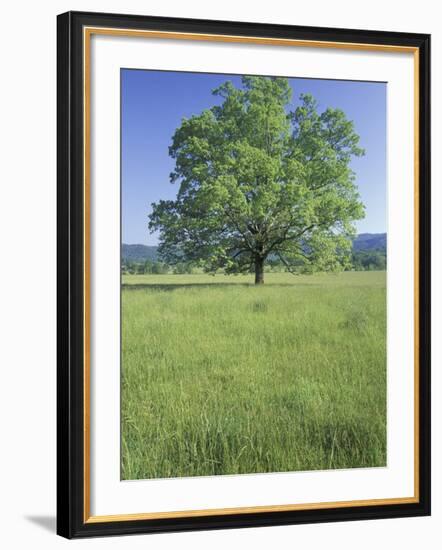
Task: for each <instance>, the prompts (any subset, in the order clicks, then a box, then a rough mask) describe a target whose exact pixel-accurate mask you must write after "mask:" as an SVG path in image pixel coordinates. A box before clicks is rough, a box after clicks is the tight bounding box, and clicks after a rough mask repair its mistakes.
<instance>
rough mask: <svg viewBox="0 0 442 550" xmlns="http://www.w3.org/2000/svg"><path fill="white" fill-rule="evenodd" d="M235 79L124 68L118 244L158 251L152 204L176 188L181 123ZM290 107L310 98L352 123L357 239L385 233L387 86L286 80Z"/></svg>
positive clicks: (237, 82)
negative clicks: (359, 204) (361, 209)
mask: <svg viewBox="0 0 442 550" xmlns="http://www.w3.org/2000/svg"><path fill="white" fill-rule="evenodd" d="M226 80H231V81H232V82H233V83H234V84H235V85H236V86H239V85H240V76H234V75H218V74H205V73H183V72H168V71H146V70H134V69H122V70H121V108H122V117H121V121H122V127H121V138H122V143H121V151H122V159H121V161H122V182H121V187H122V188H121V196H122V241H123V243H128V244H147V245H156V244H157V242H158V236H157V235H156V234H153V235H152V234H150V233H149V231H148V227H147V223H148V215H149V213H150V212H151V204H152V202H157V201H158V200H160V199H173V198H175V196H176V193H177V190H178V185H177V184H171V183H170V181H169V174H170V172H171V171H172V169H173V160H172V159H171V158H170V157H169V155H168V148H169V145H170V144H171V138H172V135H173V133H174V131H175V129H176V128H177V127H178V126H179V125H180V123H181V119H182V118H183V117H190V116H192V115H193V114H198V113H200V112H201V111H202V110H203V109H206V108H210V107H211V106H212V105H214V104H215V102H219V101H220V99H219V98H215V97H214V96H213V95H212V93H211V91H212V90H213V89H214V88H216V87H217V86H219V85H220V84H222V83H223V82H225V81H226ZM289 82H290V85H291V87H292V89H293V97H292V105H293V108H296V106H297V105H298V104H299V95H300V94H301V93H311V94H312V95H313V96H314V97H315V98H316V100H317V101H318V102H319V110H320V111H322V110H324V109H326V108H327V107H333V108H340V109H342V110H343V111H344V112H345V113H346V115H347V118H349V119H351V120H353V121H354V124H355V129H356V131H357V133H358V134H359V136H360V138H361V141H360V145H361V146H362V147H363V148H364V149H365V156H364V157H360V158H355V159H354V160H353V161H352V168H353V170H354V172H355V173H356V183H357V185H358V188H359V193H360V195H361V198H362V201H363V203H364V204H365V207H366V216H365V219H364V220H361V221H359V222H357V223H356V227H357V231H358V233H383V232H385V231H386V222H387V220H386V84H385V83H378V82H353V81H343V80H316V79H303V78H290V79H289Z"/></svg>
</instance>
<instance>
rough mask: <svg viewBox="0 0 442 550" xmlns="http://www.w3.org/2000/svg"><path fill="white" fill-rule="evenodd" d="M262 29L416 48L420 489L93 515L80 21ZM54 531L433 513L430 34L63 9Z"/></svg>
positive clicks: (103, 532)
mask: <svg viewBox="0 0 442 550" xmlns="http://www.w3.org/2000/svg"><path fill="white" fill-rule="evenodd" d="M85 27H109V28H114V29H141V30H153V31H168V32H180V33H183V32H186V33H203V34H214V35H234V36H240V37H269V38H279V39H295V40H305V41H325V42H331V43H344V44H368V45H373V44H376V45H386V46H392V45H393V46H405V47H412V48H415V49H416V51H417V54H418V58H419V78H418V87H419V105H418V111H419V173H418V177H419V203H418V211H419V225H418V244H419V260H418V262H419V263H418V272H419V281H420V284H419V289H418V298H419V326H418V332H419V343H420V345H419V350H418V361H419V380H418V382H419V383H418V387H419V396H418V397H419V441H418V457H419V461H418V463H419V498H418V500H417V501H416V502H412V503H404V504H402V503H399V504H380V505H367V506H365V505H364V506H351V505H349V506H345V507H339V508H333V507H330V508H322V509H313V510H308V509H304V510H284V511H262V512H251V513H241V514H236V513H229V514H226V513H224V514H219V515H209V516H200V517H185V516H183V517H173V518H167V517H166V518H156V519H134V520H124V521H102V522H90V521H87V518H86V517H85V502H86V500H85V497H86V498H87V495H85V485H84V479H85V477H84V476H85V459H84V450H85V449H84V445H85V438H84V422H85V415H84V403H85V398H86V396H85V378H84V376H85V375H84V346H85V342H84V328H85V327H84V307H85V306H84V295H85V288H84V269H85V265H84V252H85V251H84V247H85V242H84V227H85V211H84V206H83V205H84V196H83V192H84V190H83V178H84V119H83V112H84V82H83V69H84V67H83V63H84V56H83V53H84V49H83V48H84V32H83V31H84V28H85ZM57 31H58V38H57V88H58V92H57V115H58V116H57V140H58V146H57V181H58V197H57V212H58V217H57V232H58V237H57V272H58V284H57V302H58V313H57V325H58V326H57V344H58V351H57V362H58V370H57V415H58V422H57V440H58V441H57V464H58V467H57V533H58V534H59V535H61V536H63V537H66V538H80V537H92V536H108V535H124V534H135V533H155V532H172V531H188V530H201V529H222V528H242V527H257V526H266V525H287V524H296V523H314V522H334V521H344V520H362V519H377V518H397V517H411V516H424V515H429V514H430V36H429V35H427V34H413V33H395V32H379V31H362V30H349V29H332V28H317V27H302V26H289V25H270V24H261V23H260V24H258V23H239V22H227V21H208V20H193V19H178V18H163V17H146V16H135V15H115V14H104V13H84V12H68V13H64V14H62V15H59V16H58V21H57Z"/></svg>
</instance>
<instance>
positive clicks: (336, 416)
mask: <svg viewBox="0 0 442 550" xmlns="http://www.w3.org/2000/svg"><path fill="white" fill-rule="evenodd" d="M266 277H267V284H266V285H265V286H264V287H260V288H256V287H255V286H254V285H253V284H252V282H253V280H252V277H251V276H250V275H245V276H241V275H238V276H236V277H234V276H224V275H216V276H215V277H213V276H208V275H205V274H196V275H174V274H168V275H161V276H153V275H137V276H127V277H123V283H124V286H123V291H122V308H123V310H122V313H123V315H122V477H123V479H144V478H162V477H163V478H164V477H166V478H167V477H176V476H199V475H215V474H243V473H264V472H284V471H302V470H304V471H305V470H318V469H320V470H326V469H336V468H362V467H375V466H385V465H386V403H387V401H386V330H385V327H386V293H385V273H381V272H373V273H369V272H360V273H354V272H346V273H339V274H317V275H312V276H308V277H307V276H299V277H297V278H296V279H294V278H293V277H292V276H291V275H290V274H288V273H268V274H267V275H266Z"/></svg>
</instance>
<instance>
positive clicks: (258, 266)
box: [255, 256, 264, 285]
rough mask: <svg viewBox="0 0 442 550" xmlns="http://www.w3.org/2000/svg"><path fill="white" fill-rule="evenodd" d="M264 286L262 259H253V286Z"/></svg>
mask: <svg viewBox="0 0 442 550" xmlns="http://www.w3.org/2000/svg"><path fill="white" fill-rule="evenodd" d="M263 284H264V258H261V257H259V256H257V257H256V258H255V285H263Z"/></svg>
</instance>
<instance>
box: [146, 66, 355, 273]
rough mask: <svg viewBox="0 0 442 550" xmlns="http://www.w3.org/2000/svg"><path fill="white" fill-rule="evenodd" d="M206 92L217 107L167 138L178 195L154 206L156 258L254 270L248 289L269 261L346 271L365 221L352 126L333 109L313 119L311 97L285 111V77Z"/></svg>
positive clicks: (314, 109)
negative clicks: (157, 239)
mask: <svg viewBox="0 0 442 550" xmlns="http://www.w3.org/2000/svg"><path fill="white" fill-rule="evenodd" d="M213 93H214V95H215V96H218V97H219V98H220V99H221V101H220V103H219V104H218V105H215V106H213V107H212V108H210V109H206V110H204V111H203V112H201V113H200V114H197V115H194V116H192V117H190V118H188V119H183V120H182V122H181V125H180V126H179V127H178V128H177V129H176V131H175V134H174V136H173V138H172V145H171V146H170V148H169V154H170V156H171V157H172V158H173V159H174V160H175V169H174V171H173V172H172V174H171V182H172V183H176V184H177V185H179V189H178V192H177V196H176V199H175V200H161V201H159V202H158V203H156V204H153V205H152V207H153V210H152V213H151V215H150V222H149V228H150V230H152V231H153V230H159V233H160V244H159V252H160V254H161V256H162V257H163V258H164V260H165V261H167V262H169V263H179V262H182V261H183V260H184V261H192V262H199V263H200V264H202V265H203V266H204V268H205V269H206V270H207V271H209V272H215V271H218V270H223V271H224V272H226V273H241V272H250V271H252V270H254V271H255V282H256V283H263V282H264V263H265V261H266V260H267V259H268V258H275V257H278V258H280V259H281V261H282V262H283V263H284V264H285V265H286V267H287V269H289V270H290V271H293V272H295V271H312V270H335V269H337V268H339V267H340V266H345V265H346V263H347V262H348V261H349V259H350V255H351V239H352V237H353V236H354V234H355V229H354V225H353V222H354V221H355V220H357V219H360V218H362V217H363V216H364V206H363V204H362V203H361V201H360V197H359V194H358V191H357V187H356V184H355V175H354V173H353V171H352V170H351V168H350V161H351V159H352V157H353V156H360V155H362V154H363V150H362V149H361V148H360V147H359V136H358V135H357V134H356V132H355V129H354V124H353V122H352V121H350V120H348V119H347V118H346V116H345V114H344V112H343V111H342V110H339V109H331V108H328V109H326V110H325V111H323V112H321V113H320V112H319V110H318V104H317V102H316V101H315V99H314V98H313V97H312V96H311V95H309V94H304V95H301V96H300V105H299V106H298V107H297V108H296V109H295V110H290V102H291V95H292V89H291V87H290V85H289V82H288V80H287V79H286V78H276V77H255V76H244V77H243V78H242V86H241V87H239V88H237V87H235V86H234V85H233V84H232V83H231V82H230V81H227V82H225V83H224V84H222V85H221V86H220V87H219V88H217V89H215V90H214V91H213Z"/></svg>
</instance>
